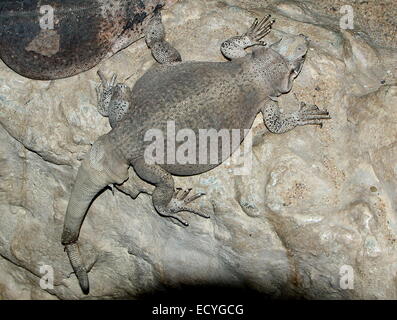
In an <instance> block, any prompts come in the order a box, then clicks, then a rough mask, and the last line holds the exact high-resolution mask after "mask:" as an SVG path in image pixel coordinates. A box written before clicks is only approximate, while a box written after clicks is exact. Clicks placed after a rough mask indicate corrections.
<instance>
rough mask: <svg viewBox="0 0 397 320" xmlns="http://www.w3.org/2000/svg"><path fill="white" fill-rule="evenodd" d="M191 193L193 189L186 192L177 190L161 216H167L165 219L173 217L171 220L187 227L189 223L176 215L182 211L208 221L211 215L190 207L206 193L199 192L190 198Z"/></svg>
mask: <svg viewBox="0 0 397 320" xmlns="http://www.w3.org/2000/svg"><path fill="white" fill-rule="evenodd" d="M191 191H192V189H191V188H189V189H186V190H182V189H181V188H176V189H175V192H174V195H173V198H172V199H171V201H170V203H169V204H168V206H167V208H166V209H164V210H161V211H162V212H161V215H162V216H165V217H171V218H173V219H175V220H177V221H179V222H180V223H182V224H183V225H184V226H186V227H187V226H188V225H189V223H188V222H187V221H185V220H183V219H182V218H180V217H178V216H177V215H176V213H178V212H181V211H187V212H191V213H194V214H197V215H198V216H200V217H203V218H206V219H208V218H210V216H209V215H207V214H205V213H202V212H200V211H199V210H198V209H196V208H195V207H194V206H192V205H190V203H191V202H193V201H194V200H196V199H198V198H200V197H202V196H203V195H205V193H204V192H199V193H196V194H194V195H192V196H188V195H189V194H190V192H191Z"/></svg>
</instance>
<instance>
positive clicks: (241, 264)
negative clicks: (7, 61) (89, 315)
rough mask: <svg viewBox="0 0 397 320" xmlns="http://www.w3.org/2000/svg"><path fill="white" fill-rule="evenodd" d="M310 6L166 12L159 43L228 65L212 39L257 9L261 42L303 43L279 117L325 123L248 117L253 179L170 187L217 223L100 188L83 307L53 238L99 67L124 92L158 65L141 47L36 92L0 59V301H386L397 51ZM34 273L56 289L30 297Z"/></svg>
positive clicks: (391, 292)
mask: <svg viewBox="0 0 397 320" xmlns="http://www.w3.org/2000/svg"><path fill="white" fill-rule="evenodd" d="M173 2H175V1H173ZM268 5H269V6H268ZM267 6H268V7H267ZM247 8H249V9H250V11H248V10H247ZM316 9H317V8H316V6H315V4H313V3H310V2H295V1H278V2H271V1H253V0H245V1H232V0H230V1H215V0H208V1H197V0H182V1H179V2H177V3H176V4H175V5H174V6H173V7H171V8H169V9H168V10H167V11H165V12H164V21H165V25H166V29H167V31H168V40H169V41H170V42H171V43H172V44H173V45H174V46H175V47H177V48H178V49H179V50H180V52H181V54H182V56H183V58H184V60H211V61H223V60H224V58H223V57H222V55H221V53H220V51H219V46H220V44H221V42H222V41H223V40H225V39H227V38H229V37H231V36H233V35H236V34H239V33H241V32H242V31H244V30H245V29H246V28H248V27H249V26H250V24H251V23H252V20H253V18H254V17H260V16H262V15H264V14H266V13H272V14H273V16H274V17H275V18H276V20H277V22H276V24H275V25H274V31H273V32H272V33H271V34H270V35H269V37H268V39H267V42H269V43H272V42H275V41H277V40H278V39H279V38H280V37H288V36H291V35H297V34H300V33H303V34H305V35H306V36H308V37H309V39H310V41H311V44H310V50H309V52H308V56H307V60H306V63H305V66H304V68H303V70H302V73H301V74H300V76H299V77H298V79H297V80H296V81H295V84H294V87H293V90H292V92H291V93H290V94H288V95H285V96H283V97H282V98H281V99H280V105H281V106H282V108H283V110H284V111H286V112H287V111H290V110H293V109H296V108H297V107H298V103H299V101H301V100H302V101H305V102H307V103H316V104H317V105H319V106H320V107H322V108H327V109H328V110H329V111H330V113H331V115H332V120H330V121H328V122H327V123H326V124H325V125H324V128H322V129H320V128H317V127H300V128H297V129H295V130H294V131H291V132H290V133H287V134H283V135H272V134H269V133H268V132H267V130H266V129H265V128H264V125H263V124H262V119H261V116H258V118H257V119H256V122H255V126H254V129H253V134H254V139H253V141H254V146H253V157H252V171H251V174H250V175H246V176H236V175H233V171H232V169H233V165H232V164H230V165H227V164H224V165H222V166H220V167H218V168H216V169H214V170H212V171H210V172H208V173H205V174H202V175H199V176H194V177H186V178H177V179H176V180H177V185H178V186H180V187H194V189H195V190H196V191H198V192H200V191H205V192H206V193H207V195H206V196H205V197H203V198H201V199H200V200H199V201H198V202H199V204H200V205H201V206H202V207H203V209H204V210H207V211H208V212H209V213H210V215H211V219H209V220H204V219H202V218H200V217H197V216H193V215H191V214H188V213H182V214H181V215H182V216H183V217H184V218H185V219H187V220H188V221H189V222H190V226H189V227H188V228H181V227H179V226H178V225H175V224H174V223H172V222H171V221H169V220H167V219H164V218H161V217H160V216H159V215H158V214H157V213H156V212H155V210H154V209H153V206H152V203H151V198H150V196H149V195H147V194H141V195H139V196H138V197H137V198H136V199H135V200H133V199H131V198H129V197H128V196H126V195H124V194H122V193H120V192H118V191H117V190H115V194H114V196H113V195H112V192H111V191H110V190H106V191H104V192H103V193H102V194H101V195H100V196H99V197H98V198H97V199H96V200H95V202H94V203H93V205H92V206H91V208H90V210H89V212H88V215H87V217H86V219H85V222H84V224H83V227H82V230H81V236H80V243H81V249H82V254H83V257H84V259H85V261H86V264H87V266H88V268H89V269H90V270H91V271H90V273H89V277H90V282H91V296H87V297H86V296H84V295H83V294H82V293H81V291H80V288H79V285H78V282H77V280H76V278H75V276H74V275H73V274H72V269H71V266H70V264H69V262H68V259H67V256H66V254H65V253H64V252H63V247H62V245H61V244H60V237H61V231H62V224H63V218H64V215H65V211H66V207H67V203H68V200H69V195H70V192H71V188H72V185H73V182H74V177H75V175H76V172H77V168H78V166H79V162H80V160H81V158H82V156H83V155H84V154H85V152H87V150H88V149H89V147H90V144H91V143H93V142H94V141H95V140H96V139H97V138H98V137H99V136H100V135H102V134H104V133H106V132H107V131H109V130H110V127H109V125H108V124H107V120H106V119H104V118H102V117H101V116H100V115H99V113H98V112H97V111H96V108H95V105H96V95H95V86H96V84H97V82H98V78H97V76H96V71H97V70H98V68H99V69H101V70H103V71H104V72H105V73H106V74H108V75H110V74H111V73H113V72H115V73H117V74H118V75H119V79H120V80H126V83H127V84H128V85H131V86H132V85H133V84H134V82H135V81H136V80H137V79H138V78H139V77H140V76H141V75H142V74H143V73H144V72H145V71H146V70H147V69H148V68H149V67H150V66H151V65H152V64H153V59H152V57H151V55H150V52H149V51H148V50H147V48H146V46H145V43H144V41H143V40H141V41H139V42H137V43H136V44H134V45H132V46H131V47H129V48H128V49H126V50H124V51H122V52H120V53H119V54H117V55H115V56H114V57H113V58H111V59H110V60H108V61H105V62H103V63H101V64H100V65H99V66H98V67H97V68H95V69H93V70H91V71H88V72H86V73H83V74H80V75H78V76H75V77H73V78H69V79H64V80H57V81H45V82H42V81H32V80H29V79H25V78H23V77H21V76H19V75H17V74H16V73H14V72H13V71H12V70H10V69H8V68H7V67H6V66H5V65H4V64H2V63H1V64H0V123H1V128H0V177H1V180H0V212H1V214H0V299H18V298H22V299H54V298H60V299H78V298H92V297H95V298H120V297H131V298H136V297H138V296H139V295H140V294H142V293H148V292H151V291H152V290H154V289H155V288H157V287H159V286H161V285H170V286H173V285H179V284H185V285H193V286H194V285H196V284H203V283H204V284H211V285H220V284H229V285H233V286H237V287H238V286H242V285H248V286H249V287H250V288H253V289H255V290H257V291H259V292H261V293H263V294H267V295H271V296H275V297H280V296H290V297H305V298H309V299H316V298H325V299H335V298H346V299H357V298H365V299H370V298H386V299H396V298H397V287H396V279H395V277H396V272H397V263H396V261H397V251H396V243H395V242H396V232H397V219H396V207H397V200H396V199H397V194H396V190H397V166H396V163H397V141H396V138H397V129H396V128H397V126H396V123H397V115H396V112H395V111H396V110H395V108H396V106H397V86H396V78H397V69H396V65H397V50H396V49H393V48H381V47H376V46H375V45H374V44H373V43H372V42H371V41H370V40H368V37H367V36H365V35H363V34H361V33H360V32H358V31H357V30H353V31H343V30H340V29H339V21H338V19H337V18H336V17H334V16H329V15H328V16H327V15H325V14H324V12H322V13H319V11H316ZM390 47H391V46H390ZM382 80H384V81H382ZM134 181H135V182H132V183H133V184H134V183H135V184H136V183H138V186H139V187H141V186H140V185H141V184H140V183H139V182H136V181H137V180H134ZM144 188H147V192H151V190H152V189H153V188H152V187H151V186H148V185H146V186H144ZM43 265H49V266H52V267H53V269H54V285H55V286H54V289H48V290H42V289H41V288H40V283H39V281H40V277H42V274H41V273H40V266H43ZM345 265H348V266H351V267H352V268H353V271H354V289H351V290H344V289H343V288H341V285H340V281H341V275H340V271H341V268H342V267H343V266H345ZM342 270H343V268H342Z"/></svg>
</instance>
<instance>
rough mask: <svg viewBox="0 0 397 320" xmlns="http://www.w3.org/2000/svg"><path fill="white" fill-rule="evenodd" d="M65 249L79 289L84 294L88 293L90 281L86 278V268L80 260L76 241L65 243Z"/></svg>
mask: <svg viewBox="0 0 397 320" xmlns="http://www.w3.org/2000/svg"><path fill="white" fill-rule="evenodd" d="M65 250H66V253H67V254H68V257H69V260H70V264H71V265H72V268H73V271H74V273H75V274H76V277H77V279H78V280H79V284H80V288H81V290H82V291H83V293H84V294H88V293H89V292H90V282H89V280H88V274H87V270H86V269H85V267H84V264H83V261H82V260H81V255H80V252H79V247H78V246H77V243H73V244H69V245H66V246H65Z"/></svg>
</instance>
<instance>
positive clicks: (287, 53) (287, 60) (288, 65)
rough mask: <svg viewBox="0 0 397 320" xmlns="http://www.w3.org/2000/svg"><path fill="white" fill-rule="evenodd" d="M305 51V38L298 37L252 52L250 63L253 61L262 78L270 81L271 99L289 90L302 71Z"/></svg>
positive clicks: (285, 39) (306, 45)
mask: <svg viewBox="0 0 397 320" xmlns="http://www.w3.org/2000/svg"><path fill="white" fill-rule="evenodd" d="M307 50H308V40H307V38H306V37H305V36H303V35H299V36H293V37H289V38H284V39H281V40H280V41H278V42H276V43H274V44H272V45H271V46H270V47H266V48H265V47H263V48H260V49H257V50H254V51H253V53H252V55H251V57H252V59H251V61H254V63H253V65H255V69H256V70H257V71H259V74H261V75H262V77H264V78H267V81H269V79H270V81H271V87H272V88H273V93H272V94H271V96H272V97H277V96H279V95H281V94H283V93H287V92H289V91H290V90H291V88H292V83H293V80H294V79H295V78H296V77H297V76H298V75H299V73H300V72H301V70H302V67H303V63H304V62H305V57H306V53H307ZM265 80H266V79H265Z"/></svg>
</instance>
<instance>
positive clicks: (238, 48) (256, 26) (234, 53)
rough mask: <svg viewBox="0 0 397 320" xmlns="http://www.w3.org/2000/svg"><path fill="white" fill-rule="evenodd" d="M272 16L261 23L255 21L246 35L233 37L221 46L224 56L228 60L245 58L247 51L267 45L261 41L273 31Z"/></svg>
mask: <svg viewBox="0 0 397 320" xmlns="http://www.w3.org/2000/svg"><path fill="white" fill-rule="evenodd" d="M269 18H270V15H268V16H266V17H264V18H263V19H262V20H261V21H258V19H255V21H254V23H253V24H252V26H251V27H250V28H249V29H248V31H247V32H246V33H244V34H243V35H241V36H236V37H232V38H230V39H228V40H226V41H225V42H223V43H222V45H221V51H222V53H223V55H224V56H225V57H226V58H228V59H231V60H232V59H237V58H243V57H245V56H246V55H247V52H246V51H245V49H247V48H249V47H252V46H256V45H260V46H265V45H266V44H265V43H264V42H263V41H261V39H263V38H264V37H265V36H266V35H267V34H268V33H269V32H270V30H271V28H272V24H273V23H274V20H271V21H269Z"/></svg>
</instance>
